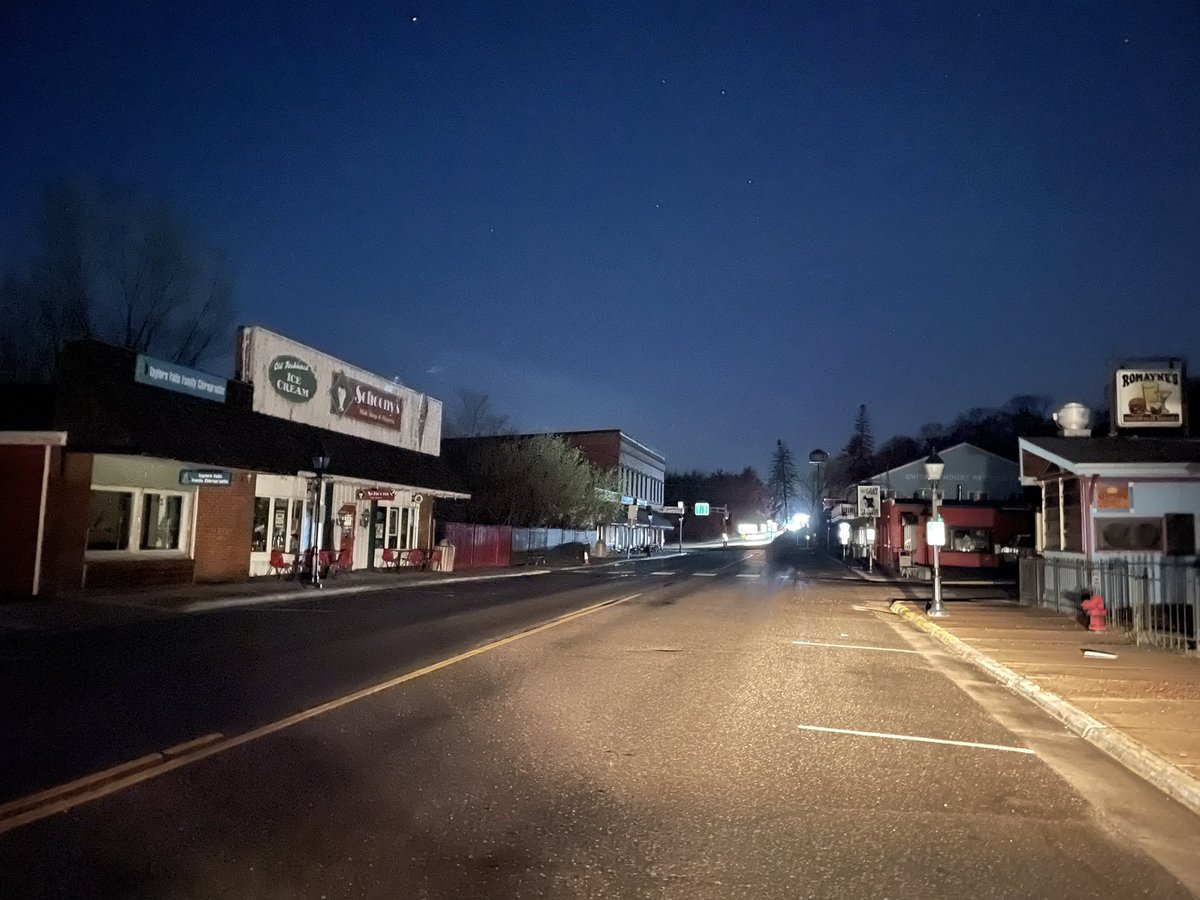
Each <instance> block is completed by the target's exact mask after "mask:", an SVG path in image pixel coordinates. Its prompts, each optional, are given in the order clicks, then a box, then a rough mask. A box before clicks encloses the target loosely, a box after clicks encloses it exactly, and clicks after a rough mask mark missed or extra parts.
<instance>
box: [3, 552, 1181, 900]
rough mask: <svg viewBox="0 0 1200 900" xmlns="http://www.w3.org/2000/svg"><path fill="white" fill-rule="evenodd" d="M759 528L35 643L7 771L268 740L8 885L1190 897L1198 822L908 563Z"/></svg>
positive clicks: (85, 814)
mask: <svg viewBox="0 0 1200 900" xmlns="http://www.w3.org/2000/svg"><path fill="white" fill-rule="evenodd" d="M743 556H744V554H743V552H742V551H740V550H739V551H729V552H724V553H722V552H719V551H717V552H712V553H703V554H695V555H692V556H689V557H687V558H682V559H672V560H661V561H660V560H649V561H645V562H639V563H636V564H633V565H630V566H627V567H622V568H621V569H611V568H607V569H595V570H592V571H587V572H563V573H559V574H555V575H552V576H543V577H539V578H534V579H519V580H517V581H510V582H492V583H487V582H485V583H479V584H472V585H468V584H463V585H460V586H458V587H457V589H453V590H426V589H421V590H405V591H397V592H394V593H392V592H389V593H383V594H365V595H362V596H350V597H337V598H328V599H316V600H310V601H308V602H305V603H297V604H294V605H289V606H279V607H260V608H255V609H247V610H231V611H227V612H222V613H211V614H207V615H203V616H192V617H181V618H177V619H168V620H152V621H145V622H139V623H135V624H133V625H129V626H122V627H118V628H110V629H103V630H99V631H90V632H83V633H72V634H65V635H41V636H29V637H27V638H24V639H22V640H16V639H11V638H10V639H6V640H5V641H3V642H2V643H0V701H2V703H3V706H2V707H0V716H2V717H3V718H2V719H0V722H2V723H3V725H4V726H5V727H4V729H3V732H4V734H6V735H7V736H8V738H9V739H8V740H6V741H4V742H3V747H2V749H0V752H2V753H3V757H2V758H0V772H3V773H4V774H3V776H0V777H2V778H3V779H4V780H3V787H4V792H3V795H4V797H5V798H11V797H15V796H18V795H22V794H26V793H28V792H30V791H32V790H37V789H40V788H44V787H47V786H50V785H52V784H57V783H60V782H62V781H65V780H69V779H70V778H74V777H78V776H79V775H82V774H86V773H88V772H91V771H95V770H97V769H101V768H104V767H106V766H110V765H113V764H115V763H118V762H121V761H123V760H128V759H134V758H136V757H138V756H140V755H142V754H145V753H147V752H149V751H152V750H162V749H164V748H167V747H170V746H171V745H173V744H176V743H180V742H183V741H188V740H192V739H195V738H198V737H201V736H204V735H209V734H218V733H219V734H221V735H224V736H226V737H227V738H228V737H229V736H237V735H247V739H245V740H244V742H241V743H233V744H231V745H229V746H228V747H227V748H224V745H222V744H220V743H218V744H214V745H212V746H214V747H218V748H221V749H220V752H214V753H213V754H212V755H210V756H207V757H206V758H203V759H199V760H197V761H195V762H193V763H190V764H186V765H182V764H181V765H179V766H178V767H177V768H174V769H170V770H166V769H164V770H163V771H162V772H161V773H157V770H153V769H152V770H151V774H152V775H154V777H148V778H146V780H143V781H140V782H139V783H137V784H133V785H131V786H129V787H128V788H126V789H124V790H120V791H116V792H113V793H111V794H108V795H107V796H103V797H101V798H99V799H95V800H93V801H92V802H88V803H85V804H82V805H79V806H75V807H73V808H71V809H70V810H69V811H67V812H63V813H58V814H55V815H50V816H48V817H46V818H42V819H40V820H38V821H34V822H32V823H31V824H27V825H24V826H22V827H19V828H15V829H13V830H9V831H7V832H6V833H4V834H0V896H5V897H7V896H12V897H39V896H51V897H155V898H158V897H171V898H174V897H204V898H217V897H237V898H242V897H256V898H257V897H314V898H316V897H329V898H333V897H388V898H396V897H405V898H407V897H439V898H440V897H488V898H506V897H537V896H546V897H671V898H674V897H680V898H685V897H686V898H706V897H714V898H716V897H754V898H762V897H781V898H798V897H954V898H961V897H1054V898H1073V897H1156V898H1160V897H1161V898H1170V897H1186V896H1190V894H1189V893H1188V891H1187V890H1186V889H1185V887H1184V886H1183V885H1182V884H1181V882H1180V881H1178V880H1177V878H1176V875H1180V874H1182V876H1183V877H1184V878H1185V880H1187V881H1188V883H1189V884H1195V883H1196V882H1195V881H1194V880H1189V879H1190V877H1191V875H1192V874H1193V873H1191V872H1188V871H1184V870H1186V869H1187V866H1188V863H1187V860H1188V859H1189V858H1190V857H1188V855H1187V853H1186V846H1185V845H1184V844H1181V843H1179V840H1180V839H1179V833H1180V831H1181V830H1182V831H1184V832H1186V831H1187V829H1188V828H1189V827H1190V828H1195V820H1194V818H1190V817H1181V816H1180V813H1181V811H1180V810H1179V809H1178V808H1175V807H1174V805H1173V804H1171V803H1170V801H1167V800H1166V799H1165V798H1163V797H1162V796H1161V795H1159V794H1158V793H1157V792H1156V791H1155V790H1154V789H1153V788H1150V787H1148V786H1145V785H1141V784H1140V782H1136V780H1135V779H1134V780H1131V778H1130V776H1128V775H1127V774H1125V773H1124V770H1121V769H1120V768H1119V767H1118V766H1116V764H1115V763H1111V762H1109V761H1107V760H1105V759H1103V758H1100V757H1099V756H1098V754H1096V752H1095V751H1094V750H1092V748H1090V747H1089V746H1087V745H1086V744H1083V743H1082V742H1080V741H1076V740H1075V739H1074V738H1071V737H1070V736H1069V735H1066V733H1065V732H1063V731H1062V729H1060V728H1058V727H1057V726H1056V725H1054V724H1053V723H1052V722H1050V721H1049V720H1047V719H1045V718H1044V717H1042V716H1041V714H1040V713H1037V712H1036V711H1034V710H1032V709H1031V708H1027V707H1026V706H1023V705H1022V703H1021V701H1019V700H1018V699H1016V698H1013V697H1011V696H1010V695H1007V694H1006V693H1005V692H1003V691H1002V689H1000V688H998V687H996V686H994V685H989V684H987V683H986V682H984V681H981V680H980V679H979V678H978V677H977V676H976V675H975V674H974V673H972V672H970V671H968V670H966V669H965V668H964V667H962V666H961V665H959V664H958V663H957V662H955V661H954V660H952V659H948V658H946V657H945V655H944V654H943V652H942V651H941V650H940V649H939V648H938V647H937V646H935V645H934V643H933V642H931V641H928V639H926V638H924V637H923V636H921V635H918V634H917V633H915V632H912V631H909V630H906V629H907V626H906V625H905V624H904V623H902V622H899V621H898V620H896V619H895V617H893V616H890V615H888V614H887V613H886V612H884V611H883V610H884V609H885V608H886V603H887V601H888V600H889V599H890V598H891V597H893V596H895V590H894V589H892V588H889V587H888V586H880V585H873V584H867V583H865V582H862V581H861V580H859V579H857V578H855V577H854V576H853V575H850V574H848V573H846V572H845V570H844V569H842V568H841V567H840V566H838V565H836V564H834V563H831V562H828V561H822V560H820V559H819V558H817V557H815V556H811V555H803V556H800V557H797V558H795V559H791V560H788V559H783V560H776V565H773V566H771V565H767V561H766V560H765V559H764V554H762V553H757V554H754V555H753V556H751V557H750V558H745V559H744V558H743ZM797 563H798V564H799V567H798V568H796V564H797ZM664 573H665V574H664ZM622 598H628V599H622ZM618 600H619V601H621V602H617V603H614V604H612V605H608V606H604V607H599V608H596V607H594V605H595V604H597V603H600V602H602V601H618ZM572 613H575V615H573V616H572V615H571V614H572ZM564 615H566V616H568V618H565V619H563V620H561V621H559V622H558V623H557V624H554V625H552V626H550V627H545V628H540V629H538V628H537V626H538V625H539V624H541V623H548V622H550V621H551V620H554V619H555V618H556V617H561V616H564ZM530 629H535V630H530ZM504 638H512V639H511V640H506V641H502V642H501V643H496V642H497V641H498V640H502V639H504ZM456 657H457V659H456V661H454V662H453V663H449V664H446V665H444V666H441V667H436V668H432V669H431V670H430V671H427V672H425V673H423V674H421V673H419V670H420V669H421V667H423V666H430V665H431V664H432V665H434V666H437V664H438V663H439V662H440V661H445V660H450V659H455V658H456ZM405 673H417V674H415V675H414V677H412V678H409V679H407V680H404V681H401V682H399V683H396V684H394V685H392V686H390V687H387V688H385V689H382V690H379V691H378V692H375V693H372V694H370V695H369V696H364V697H362V698H361V699H357V700H355V701H354V702H346V703H343V704H341V705H336V706H335V707H334V708H331V709H329V710H328V711H325V712H323V713H321V714H319V715H312V716H310V717H307V718H303V719H302V720H301V721H297V722H296V723H295V724H291V725H290V726H288V727H279V728H277V729H275V730H272V727H273V726H271V725H270V723H273V722H278V721H279V720H280V719H282V718H283V717H286V716H289V715H291V714H294V713H297V712H300V711H302V710H305V709H309V708H311V707H313V706H314V705H316V704H320V703H325V702H328V701H336V700H337V699H338V698H342V697H345V696H346V695H347V694H348V693H350V692H353V691H357V690H361V689H363V688H367V687H370V686H372V685H377V684H380V683H382V682H386V681H388V680H389V679H395V678H397V677H398V676H403V675H405ZM263 726H268V727H267V728H266V729H265V730H263V733H262V735H261V736H257V737H255V736H254V735H255V734H257V732H255V729H262V727H263ZM250 738H252V739H250ZM917 738H921V739H925V740H917ZM928 739H934V740H936V741H941V742H949V743H930V742H929V741H928ZM185 761H186V760H185ZM1129 810H1142V811H1144V813H1145V814H1144V815H1141V817H1140V818H1137V819H1136V821H1135V822H1133V825H1134V826H1135V827H1130V823H1131V819H1130V816H1133V815H1134V814H1133V813H1130V812H1129ZM1156 823H1157V824H1156ZM1156 828H1157V829H1158V830H1159V831H1161V832H1162V833H1157V832H1156V831H1155V829H1156ZM1133 832H1136V833H1133ZM1181 859H1182V860H1183V861H1182V862H1181ZM1173 873H1174V874H1173Z"/></svg>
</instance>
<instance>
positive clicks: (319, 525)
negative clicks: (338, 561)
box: [312, 453, 329, 587]
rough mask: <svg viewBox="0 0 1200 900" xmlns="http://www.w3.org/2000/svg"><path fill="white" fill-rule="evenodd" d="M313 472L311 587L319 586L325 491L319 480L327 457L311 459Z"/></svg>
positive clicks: (321, 455) (325, 467)
mask: <svg viewBox="0 0 1200 900" xmlns="http://www.w3.org/2000/svg"><path fill="white" fill-rule="evenodd" d="M312 464H313V471H314V472H316V473H317V502H316V503H314V504H313V545H312V583H313V587H320V586H321V538H322V534H321V532H322V530H323V526H324V524H325V516H324V515H323V512H322V509H321V507H322V505H323V502H324V500H325V491H324V490H322V484H321V479H322V478H323V477H324V475H325V473H326V472H328V471H329V457H328V456H325V455H324V454H321V453H318V454H316V455H314V456H313V458H312Z"/></svg>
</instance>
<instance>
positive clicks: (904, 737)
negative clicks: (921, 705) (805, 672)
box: [796, 725, 1033, 756]
mask: <svg viewBox="0 0 1200 900" xmlns="http://www.w3.org/2000/svg"><path fill="white" fill-rule="evenodd" d="M796 727H797V728H799V729H801V730H802V731H826V732H829V733H831V734H852V735H856V736H858V737H873V738H883V739H885V740H889V741H916V742H917V743H920V744H949V745H950V746H953V747H973V748H975V749H976V750H1007V751H1008V752H1009V753H1027V754H1029V755H1030V756H1032V755H1033V751H1032V750H1030V749H1029V748H1028V747H1007V746H1005V745H1004V744H977V743H975V742H974V741H950V740H946V739H945V738H931V737H918V736H917V735H914V734H885V733H884V732H881V731H854V730H853V729H850V728H824V727H822V726H820V725H797V726H796Z"/></svg>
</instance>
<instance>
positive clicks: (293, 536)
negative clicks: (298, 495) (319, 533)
mask: <svg viewBox="0 0 1200 900" xmlns="http://www.w3.org/2000/svg"><path fill="white" fill-rule="evenodd" d="M303 530H304V501H303V500H293V501H292V527H291V532H290V534H289V535H288V545H287V547H286V549H287V550H288V551H289V552H298V551H299V550H300V535H301V532H302V531H303Z"/></svg>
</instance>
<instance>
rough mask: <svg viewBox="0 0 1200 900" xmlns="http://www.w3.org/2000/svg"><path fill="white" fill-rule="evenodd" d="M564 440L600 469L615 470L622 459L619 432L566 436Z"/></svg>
mask: <svg viewBox="0 0 1200 900" xmlns="http://www.w3.org/2000/svg"><path fill="white" fill-rule="evenodd" d="M563 440H565V441H566V442H567V443H568V444H569V445H571V446H572V447H575V448H576V449H577V450H579V452H580V453H582V454H583V455H584V456H585V457H587V458H588V460H590V461H591V463H592V464H593V465H594V466H596V467H597V468H600V469H614V468H616V466H617V463H618V462H619V461H620V458H621V434H620V432H618V431H589V432H584V433H582V434H564V435H563Z"/></svg>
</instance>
